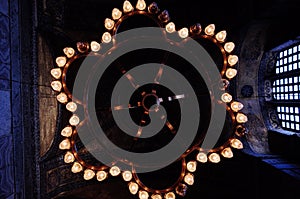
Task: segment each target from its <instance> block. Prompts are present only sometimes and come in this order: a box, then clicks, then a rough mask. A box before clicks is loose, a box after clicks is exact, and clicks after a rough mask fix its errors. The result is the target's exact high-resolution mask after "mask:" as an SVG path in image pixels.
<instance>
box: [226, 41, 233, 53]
mask: <svg viewBox="0 0 300 199" xmlns="http://www.w3.org/2000/svg"><path fill="white" fill-rule="evenodd" d="M234 48H235V45H234V43H233V42H227V43H226V44H225V45H224V49H225V51H226V52H228V53H231V52H232V51H233V50H234Z"/></svg>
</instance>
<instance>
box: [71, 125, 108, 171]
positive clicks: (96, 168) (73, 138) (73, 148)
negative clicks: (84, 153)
mask: <svg viewBox="0 0 300 199" xmlns="http://www.w3.org/2000/svg"><path fill="white" fill-rule="evenodd" d="M81 125H82V124H81ZM77 137H78V133H77V130H76V129H75V130H74V131H73V134H72V136H71V140H70V142H71V152H72V154H73V155H74V157H75V161H77V162H79V163H80V164H81V165H82V166H83V167H84V169H91V170H93V171H103V170H106V169H108V168H109V167H108V166H106V165H102V166H95V165H91V164H88V163H86V162H85V161H84V160H83V159H82V158H81V157H80V156H79V155H78V152H77V149H76V146H75V143H76V139H77Z"/></svg>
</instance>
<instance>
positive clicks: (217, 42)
mask: <svg viewBox="0 0 300 199" xmlns="http://www.w3.org/2000/svg"><path fill="white" fill-rule="evenodd" d="M191 38H193V39H197V38H200V39H207V40H209V41H211V42H212V43H214V44H215V45H216V46H217V47H218V48H219V49H220V51H221V53H222V57H223V66H222V70H221V71H220V74H221V76H222V77H223V76H224V74H225V73H226V70H227V67H228V61H227V59H228V56H227V53H226V51H225V49H224V46H223V45H224V44H223V43H222V42H219V41H218V40H217V39H216V38H215V37H214V36H209V35H206V34H205V33H203V32H202V33H200V34H192V35H191Z"/></svg>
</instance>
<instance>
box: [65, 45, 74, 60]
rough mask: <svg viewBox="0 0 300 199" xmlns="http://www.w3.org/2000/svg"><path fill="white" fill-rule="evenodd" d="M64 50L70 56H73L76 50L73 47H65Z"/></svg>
mask: <svg viewBox="0 0 300 199" xmlns="http://www.w3.org/2000/svg"><path fill="white" fill-rule="evenodd" d="M63 51H64V54H65V55H66V56H67V57H68V58H71V57H73V56H74V55H75V50H74V49H73V48H71V47H66V48H64V49H63Z"/></svg>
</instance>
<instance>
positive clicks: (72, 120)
mask: <svg viewBox="0 0 300 199" xmlns="http://www.w3.org/2000/svg"><path fill="white" fill-rule="evenodd" d="M79 122H80V119H79V117H78V116H77V115H72V116H71V118H70V119H69V123H70V124H71V125H72V126H77V125H78V124H79Z"/></svg>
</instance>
